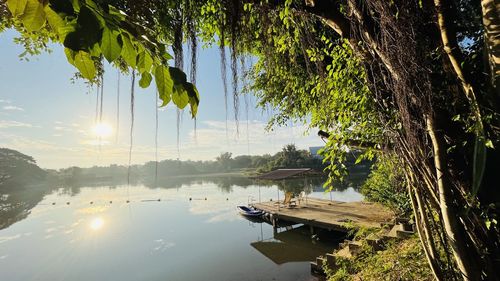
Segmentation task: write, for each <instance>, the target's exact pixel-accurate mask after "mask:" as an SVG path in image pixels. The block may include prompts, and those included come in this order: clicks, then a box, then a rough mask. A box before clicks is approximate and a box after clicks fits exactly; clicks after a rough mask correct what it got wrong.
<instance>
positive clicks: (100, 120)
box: [99, 72, 104, 153]
mask: <svg viewBox="0 0 500 281" xmlns="http://www.w3.org/2000/svg"><path fill="white" fill-rule="evenodd" d="M103 103H104V72H103V73H102V74H101V105H100V108H99V126H102V111H103V110H102V108H103ZM101 145H102V136H101V134H99V153H101Z"/></svg>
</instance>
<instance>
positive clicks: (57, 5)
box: [49, 0, 75, 15]
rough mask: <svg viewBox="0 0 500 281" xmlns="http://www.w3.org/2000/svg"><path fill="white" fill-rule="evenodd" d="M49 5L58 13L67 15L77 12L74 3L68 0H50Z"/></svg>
mask: <svg viewBox="0 0 500 281" xmlns="http://www.w3.org/2000/svg"><path fill="white" fill-rule="evenodd" d="M49 6H50V8H52V10H54V11H55V12H57V13H62V14H65V15H74V14H75V9H74V7H73V4H72V3H71V1H68V0H49Z"/></svg>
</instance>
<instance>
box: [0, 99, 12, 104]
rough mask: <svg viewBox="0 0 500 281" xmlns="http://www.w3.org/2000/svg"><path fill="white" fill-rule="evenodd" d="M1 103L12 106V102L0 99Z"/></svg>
mask: <svg viewBox="0 0 500 281" xmlns="http://www.w3.org/2000/svg"><path fill="white" fill-rule="evenodd" d="M0 103H7V104H10V103H11V102H10V100H2V99H0Z"/></svg>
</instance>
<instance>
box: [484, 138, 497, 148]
mask: <svg viewBox="0 0 500 281" xmlns="http://www.w3.org/2000/svg"><path fill="white" fill-rule="evenodd" d="M484 145H486V147H489V148H491V149H495V147H494V146H493V142H492V141H491V140H486V143H485V144H484Z"/></svg>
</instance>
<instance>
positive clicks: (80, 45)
mask: <svg viewBox="0 0 500 281" xmlns="http://www.w3.org/2000/svg"><path fill="white" fill-rule="evenodd" d="M76 24H77V25H76V29H75V31H73V32H70V33H69V34H68V35H67V36H66V38H65V39H64V46H65V47H67V48H70V49H72V50H75V51H78V50H88V49H91V48H93V47H94V45H95V44H97V43H98V42H99V41H100V40H101V39H102V28H101V24H100V21H99V19H98V18H97V16H96V14H95V13H94V12H93V11H92V10H90V9H89V8H87V7H85V6H83V7H81V9H80V14H78V19H77V22H76Z"/></svg>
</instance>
